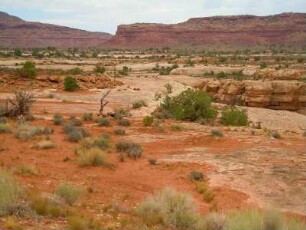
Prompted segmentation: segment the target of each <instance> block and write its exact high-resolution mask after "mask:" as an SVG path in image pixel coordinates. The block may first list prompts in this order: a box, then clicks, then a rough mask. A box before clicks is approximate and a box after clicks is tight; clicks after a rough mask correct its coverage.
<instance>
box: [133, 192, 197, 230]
mask: <svg viewBox="0 0 306 230" xmlns="http://www.w3.org/2000/svg"><path fill="white" fill-rule="evenodd" d="M195 207H196V204H195V203H194V202H193V200H192V197H191V196H190V195H189V194H185V193H180V192H177V191H175V190H174V189H171V188H166V189H163V190H160V191H157V192H156V194H155V195H154V196H149V197H147V198H146V199H145V200H144V201H143V202H141V203H140V205H139V206H138V208H137V213H138V215H139V216H140V218H141V219H142V221H143V222H144V223H145V224H146V225H148V226H154V225H158V224H162V225H164V226H167V227H173V228H176V229H185V230H187V229H194V227H195V225H196V222H197V215H196V213H195Z"/></svg>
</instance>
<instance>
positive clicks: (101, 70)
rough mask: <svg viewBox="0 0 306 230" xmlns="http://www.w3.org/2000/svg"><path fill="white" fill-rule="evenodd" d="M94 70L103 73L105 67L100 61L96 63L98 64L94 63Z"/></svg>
mask: <svg viewBox="0 0 306 230" xmlns="http://www.w3.org/2000/svg"><path fill="white" fill-rule="evenodd" d="M94 72H95V73H100V74H104V72H105V67H104V66H103V65H102V64H101V63H98V64H96V66H95V69H94Z"/></svg>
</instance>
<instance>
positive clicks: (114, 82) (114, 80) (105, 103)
mask: <svg viewBox="0 0 306 230" xmlns="http://www.w3.org/2000/svg"><path fill="white" fill-rule="evenodd" d="M113 78H114V79H113V85H112V86H110V89H109V90H108V91H107V92H106V93H105V94H103V95H102V97H101V99H100V110H99V114H98V116H103V112H104V108H105V106H106V105H107V104H108V103H109V101H105V100H106V98H107V96H108V95H109V94H110V92H111V91H112V88H113V87H115V85H116V67H114V76H113Z"/></svg>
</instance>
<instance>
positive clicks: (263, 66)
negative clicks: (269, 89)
mask: <svg viewBox="0 0 306 230" xmlns="http://www.w3.org/2000/svg"><path fill="white" fill-rule="evenodd" d="M267 67H268V65H267V63H265V62H262V63H260V69H265V68H267Z"/></svg>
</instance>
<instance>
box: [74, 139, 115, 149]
mask: <svg viewBox="0 0 306 230" xmlns="http://www.w3.org/2000/svg"><path fill="white" fill-rule="evenodd" d="M80 144H81V148H86V149H90V148H94V147H97V148H100V149H102V150H105V149H108V148H109V147H110V143H109V139H108V138H106V137H100V138H95V139H94V138H89V137H87V138H85V139H83V140H82V141H81V143H80Z"/></svg>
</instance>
